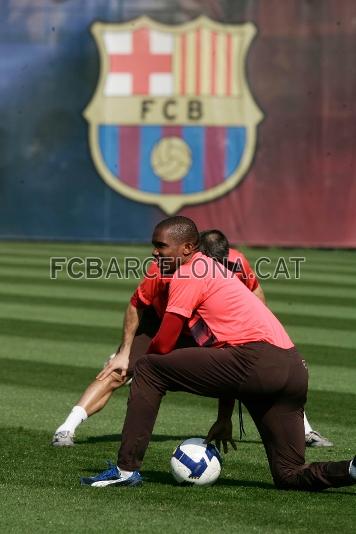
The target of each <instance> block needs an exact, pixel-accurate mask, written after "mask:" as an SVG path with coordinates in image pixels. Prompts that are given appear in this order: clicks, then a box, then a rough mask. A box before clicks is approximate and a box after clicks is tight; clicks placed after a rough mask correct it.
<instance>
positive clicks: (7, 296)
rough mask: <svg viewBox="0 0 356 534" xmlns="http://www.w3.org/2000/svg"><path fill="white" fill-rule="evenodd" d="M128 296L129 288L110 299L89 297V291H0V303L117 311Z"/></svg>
mask: <svg viewBox="0 0 356 534" xmlns="http://www.w3.org/2000/svg"><path fill="white" fill-rule="evenodd" d="M71 294H73V293H71ZM130 296H131V291H130V290H128V291H125V292H119V293H118V294H117V295H115V297H114V298H113V299H110V300H104V299H100V298H91V296H90V292H89V293H88V298H81V297H71V296H68V297H65V296H63V297H61V296H44V295H23V294H18V293H15V294H11V293H0V302H1V304H2V305H3V304H22V305H24V306H43V307H46V308H49V307H52V306H53V307H54V308H68V309H69V310H71V309H82V308H84V309H87V308H88V307H89V308H91V309H93V310H97V311H117V310H118V309H120V310H122V309H123V308H125V307H126V305H127V304H128V302H129V300H130ZM0 311H1V308H0Z"/></svg>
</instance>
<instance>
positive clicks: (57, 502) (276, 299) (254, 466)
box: [0, 242, 356, 534]
mask: <svg viewBox="0 0 356 534" xmlns="http://www.w3.org/2000/svg"><path fill="white" fill-rule="evenodd" d="M0 250H1V252H0V333H1V343H0V358H1V373H0V381H1V388H0V396H1V434H0V443H1V446H0V450H1V486H0V503H1V509H2V512H1V518H0V528H1V531H2V532H35V531H36V532H87V531H90V532H159V531H162V532H169V533H178V532H196V533H220V532H229V533H231V532H241V533H250V532H257V533H266V534H267V533H279V532H281V533H284V534H285V533H297V532H298V533H301V532H308V533H311V532H313V533H314V532H315V533H329V532H330V533H331V532H335V531H338V532H340V533H344V532H350V533H351V532H355V530H356V488H345V489H340V490H329V491H326V492H323V493H320V494H312V493H296V492H282V491H277V490H275V489H274V487H273V484H272V480H271V476H270V473H269V470H268V467H267V462H266V458H265V454H264V450H263V447H262V445H261V443H260V441H259V437H258V434H257V432H256V430H255V429H254V427H253V425H252V423H251V421H250V419H249V417H248V415H246V416H245V428H246V431H247V436H246V438H245V439H244V440H243V441H242V442H241V443H239V444H238V451H237V452H236V453H235V452H234V453H229V454H228V455H227V456H226V458H225V464H224V468H223V471H222V475H221V477H220V479H219V481H218V483H217V484H216V485H215V486H214V487H212V488H186V487H179V486H175V485H174V483H173V480H172V478H171V475H170V474H169V458H170V455H171V452H172V450H173V449H174V447H175V446H176V444H177V443H178V442H179V441H180V440H182V439H185V438H187V437H191V436H203V435H205V433H206V432H207V430H208V429H209V427H210V425H211V423H212V422H213V421H214V419H215V401H213V400H210V399H203V398H198V397H193V396H189V395H187V394H168V395H167V397H166V398H165V399H164V401H163V403H162V407H161V411H160V414H159V418H158V421H157V424H156V427H155V430H154V436H153V440H152V442H151V445H150V447H149V450H148V453H147V456H146V458H145V463H144V469H143V475H144V477H145V480H146V483H145V485H144V486H142V487H141V488H131V489H121V490H120V489H118V488H107V489H103V490H98V489H92V488H81V487H80V485H79V478H80V476H83V475H87V474H92V473H96V472H97V471H99V470H102V469H103V468H105V460H106V459H107V458H111V459H115V457H116V450H117V441H118V434H119V432H120V429H121V426H122V422H123V418H124V414H125V404H126V398H127V389H122V390H120V391H118V392H117V393H116V394H115V397H114V398H113V399H112V400H111V402H110V403H109V405H108V406H107V407H106V408H105V410H104V411H103V412H101V414H98V415H96V416H94V417H93V418H91V419H90V420H89V421H87V422H86V423H85V424H84V425H82V426H81V427H80V428H79V430H78V433H77V445H76V447H75V448H71V449H66V450H63V449H54V448H52V447H50V445H49V443H50V439H51V436H52V433H53V431H54V429H55V428H56V426H58V424H60V423H61V422H62V420H63V419H64V418H65V416H66V414H67V412H68V410H69V409H70V408H71V407H72V406H73V404H75V402H76V401H77V400H78V398H79V396H80V394H81V392H82V391H83V389H84V387H85V386H86V385H87V384H88V383H89V382H90V381H91V380H92V378H93V377H94V376H95V374H96V372H97V370H98V369H99V368H100V366H101V365H102V362H103V360H104V359H105V358H106V357H107V356H108V355H109V354H111V353H112V352H113V350H114V349H115V348H116V346H117V344H118V341H119V339H120V334H121V322H122V317H123V312H124V308H125V305H126V303H127V301H128V299H129V297H130V294H131V292H132V290H133V288H134V287H135V285H136V283H137V282H136V281H135V280H134V279H131V280H128V281H127V280H126V281H125V280H115V279H114V278H113V279H109V280H103V279H102V280H85V281H84V280H69V279H68V278H66V277H65V276H64V275H60V276H59V278H58V280H50V278H49V257H50V256H61V255H64V256H67V257H72V256H99V257H101V258H103V259H104V260H105V261H107V260H108V259H109V258H110V257H111V256H113V255H115V256H117V257H120V258H122V257H124V256H125V255H130V256H133V255H136V254H138V255H139V256H141V257H144V256H146V255H147V254H149V250H150V249H149V248H147V247H146V248H144V247H124V246H109V245H102V246H100V245H95V246H94V245H93V246H91V245H88V244H81V245H76V244H30V243H9V242H4V243H1V244H0ZM245 252H246V254H247V256H248V258H249V259H250V260H251V263H252V265H253V263H254V260H256V259H257V258H258V257H260V256H269V257H270V258H271V260H272V263H271V264H270V266H269V267H270V270H272V271H273V270H274V267H275V265H276V260H277V258H278V257H279V256H280V255H282V256H284V257H286V258H289V257H290V256H293V257H295V256H298V255H300V256H304V255H305V256H306V263H304V264H303V265H302V277H301V279H300V280H288V279H285V278H283V277H282V278H280V279H277V280H266V281H265V282H263V287H264V289H265V293H266V296H267V300H268V304H269V305H270V307H271V308H272V310H273V311H274V312H275V313H276V314H277V315H278V316H279V317H280V319H281V320H282V322H283V323H284V324H285V326H286V327H287V330H288V331H289V333H290V335H291V336H292V338H293V339H294V340H295V342H296V343H297V345H298V347H299V348H300V350H301V351H302V352H303V354H304V356H305V357H306V359H307V361H308V363H309V369H310V391H309V400H308V404H307V414H308V416H309V419H310V421H311V423H312V424H313V426H314V427H315V428H316V429H318V430H320V432H322V433H323V434H324V435H326V436H327V437H329V438H330V439H331V440H332V441H333V442H334V443H335V446H334V447H333V448H331V449H321V450H315V449H313V450H310V449H309V450H308V451H307V460H308V461H314V460H317V459H323V460H325V459H347V458H351V457H352V456H353V455H354V454H356V424H355V423H356V413H355V409H356V283H355V280H356V262H355V259H356V254H355V253H353V252H347V251H345V252H340V251H339V252H337V251H305V250H284V251H280V250H276V249H271V250H261V249H259V250H257V249H254V250H248V249H247V250H245ZM263 270H264V272H266V270H267V269H266V265H265V266H264V267H263ZM237 427H238V425H237V417H236V425H235V434H236V435H237V431H238V428H237Z"/></svg>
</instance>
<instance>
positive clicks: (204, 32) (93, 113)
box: [84, 17, 263, 214]
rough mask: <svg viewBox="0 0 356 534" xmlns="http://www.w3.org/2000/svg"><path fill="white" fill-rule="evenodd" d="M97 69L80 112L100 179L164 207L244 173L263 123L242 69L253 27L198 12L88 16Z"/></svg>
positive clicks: (199, 196) (228, 185)
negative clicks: (176, 20) (172, 22)
mask: <svg viewBox="0 0 356 534" xmlns="http://www.w3.org/2000/svg"><path fill="white" fill-rule="evenodd" d="M92 33H93V35H94V37H95V40H96V42H97V45H98V48H99V51H100V60H101V66H100V76H99V82H98V85H97V88H96V92H95V95H94V97H93V99H92V101H91V102H90V104H89V105H88V107H87V108H86V110H85V112H84V115H85V117H86V119H87V121H88V122H89V141H90V149H91V154H92V157H93V160H94V163H95V166H96V168H97V170H98V172H99V174H100V176H101V177H102V178H103V179H104V180H105V182H106V183H107V184H108V185H109V186H110V187H112V188H113V189H115V190H116V191H118V192H119V193H120V194H122V195H124V196H125V197H128V198H130V199H132V200H136V201H138V202H144V203H148V204H156V205H158V206H160V207H161V209H162V210H164V211H165V212H166V213H167V214H173V213H175V212H177V211H178V210H179V209H180V208H181V207H182V206H184V205H188V204H190V205H192V204H198V203H201V202H207V201H209V200H213V199H215V198H217V197H219V196H221V195H223V194H225V193H227V192H228V191H230V190H231V189H232V188H234V187H235V186H236V185H237V184H238V183H239V181H240V180H241V179H242V177H243V176H244V174H245V173H246V172H247V170H248V168H249V166H250V164H251V161H252V158H253V155H254V152H255V146H256V130H257V125H258V123H259V122H260V121H261V120H262V117H263V115H262V113H261V111H260V110H259V109H258V107H257V105H256V103H255V102H254V100H253V97H252V95H251V93H250V91H249V88H248V85H247V81H246V76H245V61H246V54H247V51H248V48H249V46H250V43H251V41H252V39H253V37H254V35H255V33H256V28H255V26H254V25H253V24H250V23H247V24H238V25H226V24H220V23H217V22H213V21H211V20H210V19H207V18H206V17H200V18H198V19H196V20H194V21H192V22H189V23H187V24H183V25H180V26H167V25H163V24H159V23H157V22H154V21H152V20H151V19H149V18H147V17H140V18H139V19H136V20H134V21H131V22H128V23H125V24H104V23H99V22H97V23H94V24H93V26H92Z"/></svg>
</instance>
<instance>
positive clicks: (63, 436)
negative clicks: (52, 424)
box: [52, 430, 74, 447]
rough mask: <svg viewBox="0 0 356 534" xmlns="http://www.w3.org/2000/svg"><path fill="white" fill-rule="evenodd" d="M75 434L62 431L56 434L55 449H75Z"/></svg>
mask: <svg viewBox="0 0 356 534" xmlns="http://www.w3.org/2000/svg"><path fill="white" fill-rule="evenodd" d="M73 438H74V433H73V432H69V430H62V431H61V432H55V433H54V434H53V438H52V445H53V447H73V446H74V439H73Z"/></svg>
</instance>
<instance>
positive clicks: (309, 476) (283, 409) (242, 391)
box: [81, 217, 356, 491]
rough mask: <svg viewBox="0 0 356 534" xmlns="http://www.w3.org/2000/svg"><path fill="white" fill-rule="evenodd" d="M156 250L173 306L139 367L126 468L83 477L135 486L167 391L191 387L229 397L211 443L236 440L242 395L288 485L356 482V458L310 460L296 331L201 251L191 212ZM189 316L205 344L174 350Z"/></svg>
mask: <svg viewBox="0 0 356 534" xmlns="http://www.w3.org/2000/svg"><path fill="white" fill-rule="evenodd" d="M152 243H153V246H154V251H153V254H154V256H155V257H156V258H157V261H158V264H159V266H160V270H161V272H162V273H163V274H165V275H166V274H173V278H172V281H171V283H170V287H169V296H168V305H167V308H166V312H165V314H164V316H163V319H162V323H161V326H160V329H159V331H158V333H157V334H156V336H155V337H154V338H153V340H152V342H151V345H150V347H149V349H148V351H147V354H146V356H144V357H142V358H140V360H139V361H138V362H137V364H136V366H135V372H134V378H133V382H132V386H131V392H130V398H129V401H128V408H127V413H126V419H125V423H124V427H123V431H122V441H121V447H120V449H119V453H118V460H117V466H111V467H110V468H109V469H108V470H106V471H104V472H103V473H100V474H98V475H96V476H93V477H85V478H82V479H81V483H82V484H83V485H90V486H94V487H106V486H108V485H117V486H134V485H138V484H140V483H141V482H142V477H141V475H140V473H139V472H138V469H139V468H140V466H141V464H142V461H143V457H144V454H145V451H146V449H147V446H148V444H149V441H150V437H151V434H152V431H153V427H154V423H155V420H156V417H157V414H158V410H159V406H160V402H161V399H162V397H163V396H164V395H165V393H166V392H167V391H185V392H188V393H193V394H196V395H202V396H207V397H215V398H218V399H219V410H218V418H217V421H216V422H215V423H214V425H213V426H212V428H211V429H210V431H209V433H208V437H207V439H208V441H210V440H213V439H215V440H221V441H223V445H224V449H225V448H226V447H227V442H228V441H229V442H230V443H232V444H233V445H234V442H233V439H232V424H231V415H232V411H233V408H234V404H235V399H239V400H241V401H242V402H243V403H244V404H245V406H246V408H247V409H248V411H249V412H250V414H251V416H252V418H253V420H254V422H255V424H256V426H257V429H258V431H259V433H260V435H261V438H262V441H263V444H264V446H265V450H266V454H267V458H268V462H269V466H270V469H271V473H272V477H273V480H274V482H275V484H276V486H277V487H278V488H281V489H294V490H309V491H319V490H322V489H325V488H329V487H340V486H347V485H351V484H355V483H356V457H355V458H354V459H353V460H351V461H350V460H342V461H338V462H315V463H311V464H305V460H304V449H305V443H304V425H303V407H304V404H305V401H306V396H307V389H308V372H307V369H306V364H305V361H304V360H302V358H301V357H300V355H299V354H298V352H297V350H296V349H295V347H294V346H293V343H292V341H291V340H290V338H289V336H288V334H287V333H286V331H285V330H284V328H283V326H282V325H281V324H280V322H279V321H278V319H277V318H276V317H275V316H274V315H273V314H272V312H271V311H270V310H269V309H268V308H267V307H266V306H265V305H264V304H263V303H262V302H261V301H260V300H259V299H258V298H257V297H256V296H255V295H253V293H251V291H249V290H248V289H247V288H246V287H245V286H244V285H243V284H242V283H240V282H238V281H237V280H236V277H235V276H234V275H232V273H231V271H228V270H226V269H225V268H224V267H223V266H221V264H218V263H217V262H215V261H214V260H213V259H211V258H207V257H205V256H203V255H202V254H201V253H200V252H198V243H199V234H198V231H197V229H196V226H195V224H194V223H193V221H191V220H190V219H187V218H185V217H171V218H169V219H166V220H164V221H162V222H161V223H159V224H158V225H157V226H156V228H155V230H154V233H153V239H152ZM186 323H188V325H189V327H190V329H191V332H192V334H193V336H194V338H195V339H196V341H197V342H198V344H199V345H200V346H199V347H196V348H186V349H177V350H172V349H174V346H175V344H176V341H177V339H178V337H179V335H180V333H181V332H182V330H183V327H184V325H185V324H186ZM128 366H129V361H128V358H123V357H122V356H120V355H118V356H116V357H115V358H113V360H112V361H111V362H110V363H109V365H108V366H107V367H106V368H105V369H104V370H103V371H102V372H101V373H99V375H98V379H99V380H101V379H105V377H106V376H108V374H110V373H111V372H112V371H114V370H119V371H120V373H121V376H123V377H124V376H126V372H127V369H128Z"/></svg>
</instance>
